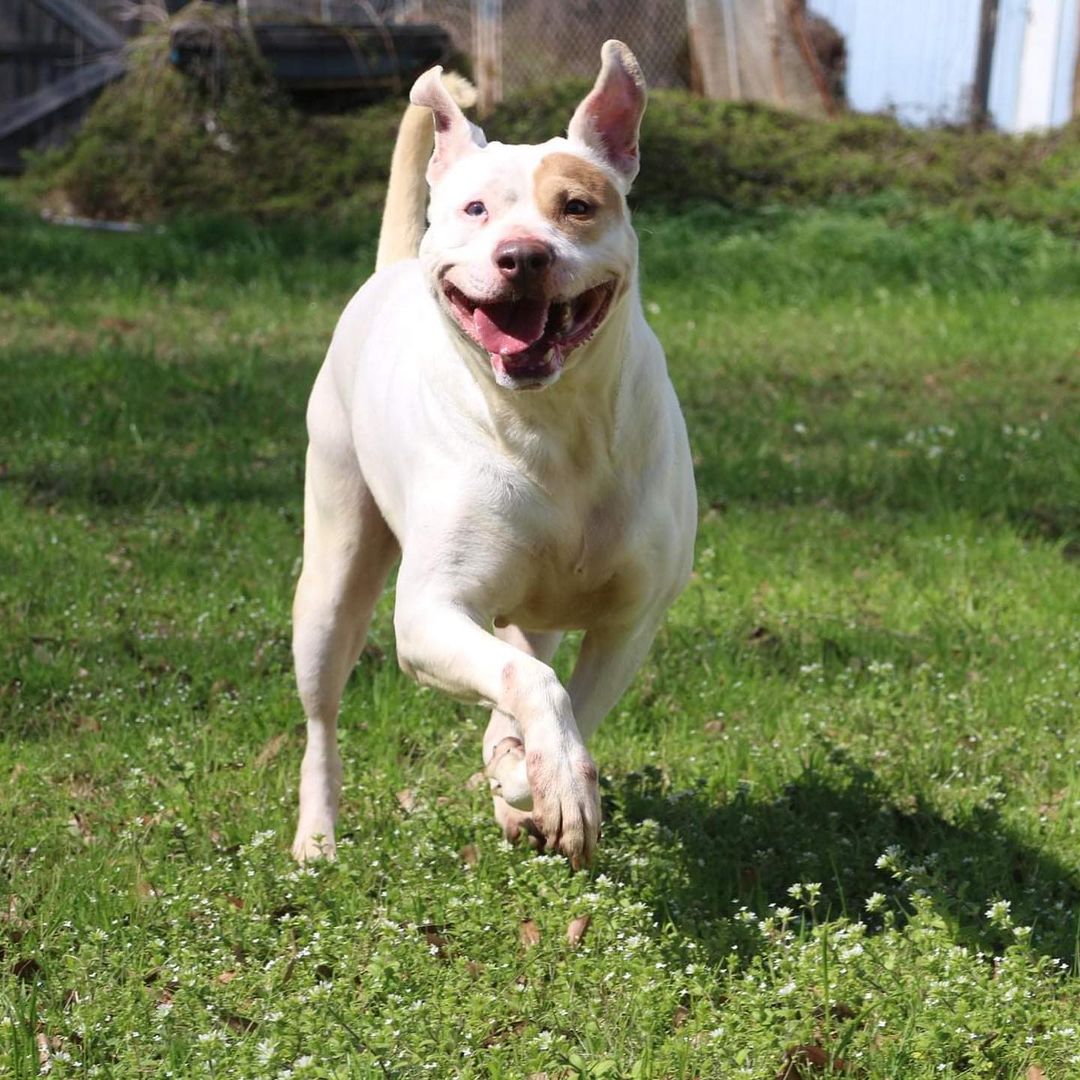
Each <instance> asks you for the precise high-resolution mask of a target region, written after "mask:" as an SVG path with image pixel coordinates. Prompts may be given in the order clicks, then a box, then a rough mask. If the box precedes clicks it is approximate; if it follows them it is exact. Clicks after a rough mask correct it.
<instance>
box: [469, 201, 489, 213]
mask: <svg viewBox="0 0 1080 1080" xmlns="http://www.w3.org/2000/svg"><path fill="white" fill-rule="evenodd" d="M465 213H466V214H468V215H469V217H483V216H484V214H486V213H487V207H486V206H485V205H484V204H483V203H482V202H480V200H479V199H474V200H473V201H472V202H471V203H469V205H468V206H466V207H465Z"/></svg>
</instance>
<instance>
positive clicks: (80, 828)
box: [68, 810, 94, 844]
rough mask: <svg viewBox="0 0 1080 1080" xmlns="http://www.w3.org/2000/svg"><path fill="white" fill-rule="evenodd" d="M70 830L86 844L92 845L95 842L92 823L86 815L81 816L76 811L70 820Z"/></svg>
mask: <svg viewBox="0 0 1080 1080" xmlns="http://www.w3.org/2000/svg"><path fill="white" fill-rule="evenodd" d="M68 830H69V831H70V832H71V833H72V834H73V835H74V836H78V837H81V838H82V842H83V843H84V844H92V843H93V842H94V831H93V829H91V828H90V822H89V820H88V819H87V818H86V816H85V815H84V814H80V813H79V812H78V810H76V811H75V812H74V813H73V814H72V815H71V817H70V818H69V819H68Z"/></svg>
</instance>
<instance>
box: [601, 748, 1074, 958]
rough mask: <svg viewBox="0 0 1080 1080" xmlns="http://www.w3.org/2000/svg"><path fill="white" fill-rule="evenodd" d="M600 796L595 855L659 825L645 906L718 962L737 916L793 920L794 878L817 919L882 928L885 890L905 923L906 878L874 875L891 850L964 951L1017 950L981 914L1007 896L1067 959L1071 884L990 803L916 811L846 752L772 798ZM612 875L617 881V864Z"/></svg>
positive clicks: (1046, 949) (645, 777) (658, 778)
mask: <svg viewBox="0 0 1080 1080" xmlns="http://www.w3.org/2000/svg"><path fill="white" fill-rule="evenodd" d="M604 800H605V822H606V823H605V827H604V828H605V840H604V847H607V845H608V844H609V843H611V844H619V843H620V838H619V833H620V832H622V831H624V830H626V831H627V832H630V831H633V830H637V829H640V828H641V827H642V823H643V822H646V821H647V820H651V821H652V822H655V823H656V825H655V826H654V827H653V828H654V829H655V833H656V843H657V844H658V845H659V848H660V850H659V851H658V852H657V857H658V858H659V859H661V860H667V866H666V870H667V872H666V873H664V874H662V875H656V880H655V882H653V883H652V884H651V885H646V886H645V889H646V891H648V892H650V893H651V895H650V896H649V897H648V899H649V900H651V901H652V903H653V905H654V906H655V908H656V909H657V911H658V913H659V914H660V915H661V916H662V917H663V918H664V919H667V920H670V921H671V922H672V923H674V924H675V925H676V926H678V927H679V929H680V930H682V931H683V932H684V933H686V934H687V935H688V936H690V937H691V938H692V939H693V940H695V941H696V942H697V944H698V946H699V947H703V948H704V949H705V950H706V951H707V953H708V954H709V957H710V959H711V960H713V961H715V962H724V961H726V960H727V958H728V957H729V956H730V950H731V948H732V945H733V944H737V943H738V939H739V938H740V937H741V936H743V935H740V934H739V933H738V932H737V929H736V920H734V919H733V916H735V915H736V914H737V913H738V911H739V909H740V908H747V909H749V910H750V911H752V912H754V913H755V914H757V915H760V916H762V917H764V916H766V915H768V914H769V913H770V911H771V908H772V906H774V905H775V906H787V907H790V908H793V909H795V910H796V911H798V909H799V907H800V905H799V903H798V901H797V900H794V899H793V898H792V896H791V895H790V892H789V890H790V888H791V886H792V885H793V884H796V883H800V882H820V883H821V885H822V892H821V899H820V900H819V901H818V904H817V908H816V913H817V915H818V916H819V917H826V918H828V917H837V916H839V915H846V916H848V917H850V918H853V919H858V918H862V919H865V920H866V921H867V922H868V924H869V925H870V926H871V927H872V928H873V927H875V926H879V925H880V921H879V920H878V918H877V917H876V916H868V915H867V901H868V900H869V898H870V897H871V896H872V895H873V894H874V893H882V894H884V895H885V896H886V897H887V903H888V904H889V905H890V906H892V907H893V909H894V910H895V911H897V912H898V914H899V916H900V918H901V919H903V918H904V917H905V911H906V910H907V909H908V908H907V903H906V901H907V897H908V893H909V891H910V888H911V887H912V879H911V878H910V877H909V879H908V881H907V883H906V884H905V883H904V882H902V881H900V880H899V879H898V878H897V877H896V876H894V875H893V873H891V872H890V870H889V869H888V868H887V867H882V866H878V861H879V858H880V857H881V856H882V855H883V854H884V853H885V852H886V851H889V850H891V849H892V850H895V851H896V855H895V859H896V860H897V861H899V862H900V863H903V864H905V865H907V866H908V867H915V868H917V869H916V870H915V879H914V880H915V884H917V885H918V887H919V888H921V889H923V890H925V891H927V892H929V894H930V896H931V897H932V900H933V902H934V903H935V904H936V905H938V906H939V908H941V909H943V910H945V911H947V913H948V916H949V919H950V922H951V923H952V925H953V926H954V927H955V932H956V936H957V939H958V942H959V943H961V944H965V945H969V946H971V947H974V948H977V949H980V950H982V951H983V952H986V953H990V954H999V953H1000V952H1001V951H1002V950H1003V949H1004V947H1005V946H1006V945H1007V944H1009V943H1010V942H1012V941H1015V938H1014V937H1013V935H1012V934H1011V933H1009V932H1008V931H1007V930H1003V929H1001V928H1000V927H998V926H995V925H994V924H992V922H991V921H990V920H989V919H988V918H987V914H986V913H987V909H988V907H989V906H990V905H991V904H993V903H995V902H996V901H997V900H1008V901H1009V902H1010V904H1011V914H1012V917H1013V921H1014V923H1015V924H1017V925H1024V926H1032V927H1033V928H1034V932H1033V937H1032V943H1033V946H1034V947H1035V948H1036V949H1037V950H1038V951H1040V952H1043V953H1047V954H1049V955H1051V956H1055V957H1059V958H1065V959H1069V960H1072V959H1073V958H1074V953H1075V949H1076V941H1077V934H1078V917H1080V875H1078V874H1077V873H1076V872H1075V871H1074V870H1073V869H1071V868H1069V867H1066V866H1064V865H1062V864H1061V863H1060V862H1058V861H1057V860H1056V859H1054V858H1053V857H1052V856H1050V855H1048V854H1047V853H1046V852H1045V851H1042V850H1040V849H1039V848H1038V847H1037V846H1034V845H1033V844H1032V843H1031V842H1030V841H1028V840H1026V839H1023V838H1020V837H1019V836H1017V835H1016V834H1015V833H1014V832H1013V831H1012V830H1011V829H1010V827H1009V826H1008V825H1007V824H1006V822H1005V821H1004V820H1003V818H1002V816H1001V814H1000V812H999V811H998V810H997V809H996V808H994V807H992V806H988V807H980V808H978V809H976V810H973V811H968V812H967V813H966V815H965V816H962V817H961V816H958V817H957V819H956V820H947V819H946V818H945V817H943V816H942V815H941V814H939V813H936V812H934V811H932V810H930V809H927V808H925V807H923V806H921V805H919V804H918V803H917V802H912V804H911V805H898V804H897V802H896V801H895V799H894V798H893V797H892V795H891V793H890V792H889V791H888V790H887V788H886V786H885V785H884V783H883V782H882V781H881V780H880V779H879V778H878V777H877V776H876V775H875V774H874V773H873V772H872V771H871V770H870V769H868V768H866V767H865V766H861V765H859V764H858V763H856V762H854V761H853V760H852V759H851V758H850V757H848V756H846V755H845V754H844V753H843V752H835V751H834V752H833V753H832V754H831V755H830V756H829V761H828V763H827V765H825V766H824V767H821V766H820V765H818V766H814V767H813V768H811V767H807V768H806V770H805V771H804V772H803V773H802V775H800V776H799V777H798V778H797V779H795V780H794V781H792V782H791V783H789V784H787V785H786V786H785V787H784V789H783V791H782V792H781V793H780V795H779V796H777V797H775V798H770V799H762V798H760V797H758V796H756V795H755V794H754V793H753V791H752V790H750V789H746V788H740V789H739V790H737V791H736V792H734V793H733V794H732V795H731V797H730V798H727V799H726V800H723V801H716V800H713V799H710V798H708V797H707V796H706V794H705V792H704V787H703V785H702V786H700V787H698V788H691V789H688V790H681V791H676V790H672V788H671V786H670V785H669V784H668V782H667V780H666V778H665V777H664V775H663V774H662V773H661V772H660V771H659V770H658V769H655V768H648V769H646V770H644V771H643V772H640V773H631V774H629V775H627V776H624V777H621V778H617V779H615V780H613V781H609V782H608V783H607V785H606V790H605V791H604ZM626 839H627V841H629V837H627V838H626ZM627 846H631V847H632V846H633V843H632V842H631V843H628V845H627ZM611 872H612V874H613V876H617V877H623V873H622V870H621V868H620V867H617V866H614V865H613V866H612V867H611ZM636 888H638V889H639V890H640V889H641V888H642V883H641V881H640V879H637V880H636Z"/></svg>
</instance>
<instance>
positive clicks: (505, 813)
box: [492, 795, 544, 851]
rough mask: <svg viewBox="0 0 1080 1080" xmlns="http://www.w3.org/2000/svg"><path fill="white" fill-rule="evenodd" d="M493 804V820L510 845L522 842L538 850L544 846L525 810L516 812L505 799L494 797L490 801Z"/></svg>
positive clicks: (530, 816) (530, 817)
mask: <svg viewBox="0 0 1080 1080" xmlns="http://www.w3.org/2000/svg"><path fill="white" fill-rule="evenodd" d="M492 801H493V802H494V804H495V820H496V822H498V825H499V828H500V829H502V833H503V836H505V837H506V839H507V840H509V841H510V843H511V844H516V843H519V842H520V841H522V840H524V841H525V842H527V843H528V845H529V846H530V847H531V848H533V849H535V850H537V851H538V850H540V849H541V848H542V847H543V846H544V838H543V837H542V836H541V835H540V831H539V830H538V829H537V827H536V826H535V825H534V824H533V819H532V815H531V814H530V813H528V812H527V811H525V810H516V809H514V807H512V806H511V805H510V804H509V803H508V802H507V801H506V800H505V799H503V798H500V796H498V795H496V796H495V798H494V799H493V800H492Z"/></svg>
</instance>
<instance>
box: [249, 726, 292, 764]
mask: <svg viewBox="0 0 1080 1080" xmlns="http://www.w3.org/2000/svg"><path fill="white" fill-rule="evenodd" d="M288 737H289V736H288V734H287V733H286V732H284V731H280V732H278V734H277V735H274V736H273V737H272V738H270V739H268V740H267V742H266V745H265V746H264V747H263V748H262V749H261V750H260V751H259V753H258V754H257V755H256V757H255V762H254V764H255V768H256V769H265V768H266V766H267V765H269V764H270V762H271V761H273V760H274V758H276V757H277V756H278V754H280V753H281V748H282V747H283V746H284V745H285V740H286V739H287V738H288Z"/></svg>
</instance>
